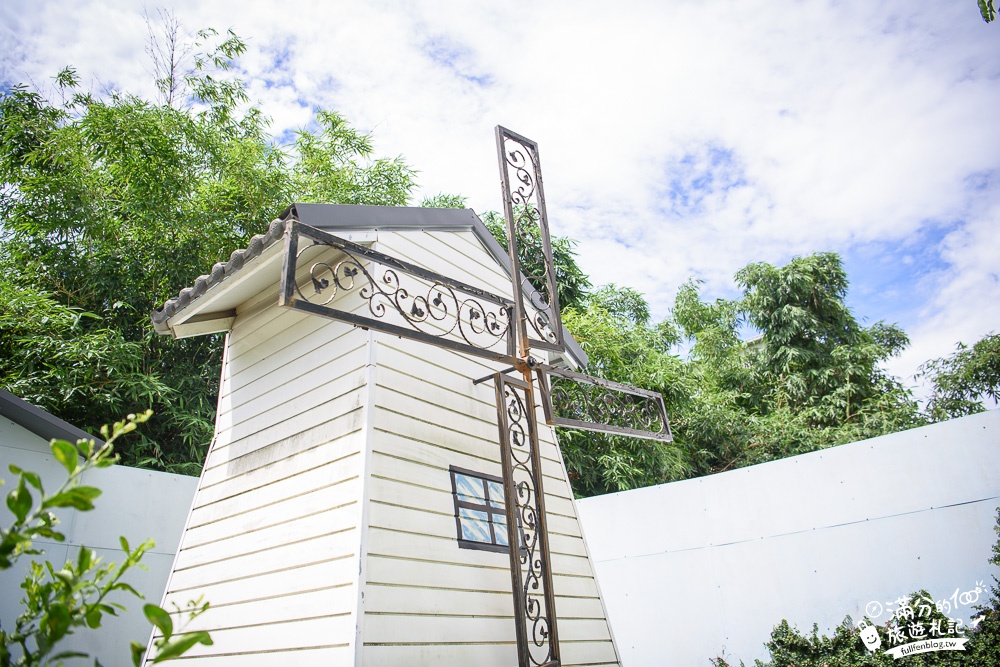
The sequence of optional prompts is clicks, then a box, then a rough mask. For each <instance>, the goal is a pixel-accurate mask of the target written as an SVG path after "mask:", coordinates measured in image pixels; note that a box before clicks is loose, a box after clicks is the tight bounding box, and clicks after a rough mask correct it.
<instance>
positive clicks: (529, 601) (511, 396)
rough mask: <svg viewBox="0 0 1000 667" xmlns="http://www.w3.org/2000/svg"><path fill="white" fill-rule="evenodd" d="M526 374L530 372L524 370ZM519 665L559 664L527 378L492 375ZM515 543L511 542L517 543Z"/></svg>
mask: <svg viewBox="0 0 1000 667" xmlns="http://www.w3.org/2000/svg"><path fill="white" fill-rule="evenodd" d="M528 377H529V379H530V375H529V376H528ZM493 381H494V384H495V386H496V393H497V417H498V418H499V419H498V423H499V426H500V451H501V456H500V459H501V464H502V466H503V486H504V494H505V505H506V507H505V509H506V513H507V536H508V539H507V544H509V545H511V546H510V577H511V584H512V589H513V593H514V623H515V626H516V631H517V654H518V664H519V667H559V639H558V633H557V632H556V609H555V593H554V592H553V589H552V567H551V565H550V563H551V559H550V557H549V537H548V531H547V529H546V525H545V523H546V515H545V492H544V490H543V489H542V460H541V452H540V451H539V444H538V425H537V423H536V422H535V400H534V388H533V387H532V385H531V383H530V382H526V381H524V380H520V379H515V378H511V377H507V376H505V375H503V374H502V373H496V374H495V375H494V376H493ZM518 546H519V547H520V548H517V547H518Z"/></svg>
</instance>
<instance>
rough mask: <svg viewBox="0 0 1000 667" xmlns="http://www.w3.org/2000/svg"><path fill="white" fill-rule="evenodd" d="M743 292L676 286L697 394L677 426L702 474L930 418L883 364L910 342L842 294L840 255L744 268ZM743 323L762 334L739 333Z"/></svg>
mask: <svg viewBox="0 0 1000 667" xmlns="http://www.w3.org/2000/svg"><path fill="white" fill-rule="evenodd" d="M736 281H737V284H738V285H739V286H740V287H741V288H742V290H743V295H742V297H741V298H739V299H735V300H727V299H718V300H716V301H715V302H714V303H706V302H704V301H702V300H701V298H700V294H699V287H698V285H697V284H696V283H688V284H686V285H684V286H682V288H681V289H680V290H679V292H678V295H677V300H676V302H675V307H674V311H673V317H674V320H675V321H676V322H677V324H678V327H679V328H680V330H681V331H682V332H683V334H684V335H685V336H686V337H687V338H688V339H689V340H690V341H692V347H691V358H690V361H691V366H690V369H689V372H690V374H691V376H692V377H693V378H694V385H695V394H694V395H693V397H692V398H693V402H692V404H691V407H692V408H693V409H692V410H691V411H688V412H684V413H683V414H682V415H681V420H680V421H679V423H678V426H677V429H676V432H677V433H679V434H680V435H681V436H682V438H681V442H682V444H683V446H685V447H686V448H688V450H689V452H690V455H691V464H692V465H693V466H694V469H695V470H697V471H698V472H699V473H706V472H714V471H719V470H726V469H728V468H731V467H735V466H741V465H747V464H750V463H758V462H763V461H768V460H772V459H775V458H782V457H785V456H791V455H795V454H801V453H804V452H808V451H812V450H815V449H818V448H820V447H825V446H830V445H834V444H842V443H845V442H853V441H855V440H861V439H864V438H870V437H875V436H878V435H883V434H885V433H891V432H894V431H898V430H902V429H905V428H910V427H912V426H917V425H919V424H921V423H923V420H922V418H921V416H920V413H919V409H918V406H917V404H916V402H915V401H914V400H913V398H912V396H911V395H910V392H909V390H907V389H906V388H905V387H903V385H902V384H901V383H900V381H899V380H898V379H897V378H894V377H892V376H890V375H889V374H888V373H887V372H886V371H885V370H884V369H883V368H882V366H881V364H882V363H883V362H884V361H885V360H887V359H889V358H890V357H892V356H894V355H896V354H898V353H899V352H900V351H901V350H903V349H904V348H905V346H906V345H907V344H908V340H907V338H906V334H905V333H904V332H903V331H902V329H900V328H899V327H897V326H895V325H888V324H885V323H883V322H877V323H875V324H873V325H871V326H868V327H865V326H862V325H861V324H860V323H859V322H858V321H857V319H856V318H855V317H854V315H853V314H852V313H851V312H850V309H849V308H848V307H847V305H846V302H845V297H846V295H847V288H848V281H847V276H846V274H845V272H844V270H843V266H842V264H841V262H840V258H839V257H838V256H837V255H836V254H834V253H817V254H814V255H809V256H807V257H797V258H794V259H793V260H791V261H790V262H789V263H788V264H787V265H785V266H782V267H775V266H772V265H770V264H764V263H754V264H750V265H748V266H746V267H744V268H743V269H741V270H740V271H739V272H738V273H737V274H736ZM743 323H747V324H750V325H751V326H753V327H755V328H756V329H757V330H758V331H759V332H760V335H759V336H758V337H756V338H753V339H751V340H750V341H742V340H741V339H740V335H739V333H740V326H741V324H743Z"/></svg>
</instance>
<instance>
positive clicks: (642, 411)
mask: <svg viewBox="0 0 1000 667" xmlns="http://www.w3.org/2000/svg"><path fill="white" fill-rule="evenodd" d="M538 377H539V384H540V385H541V387H542V398H543V407H544V408H545V419H546V421H547V422H548V423H549V424H554V425H557V426H569V427H574V428H581V429H584V430H589V431H599V432H602V433H613V434H619V435H630V436H634V437H638V438H647V439H650V440H664V441H670V440H671V439H672V436H671V433H670V424H669V422H668V421H667V412H666V408H665V407H664V405H663V396H661V395H660V394H658V393H657V392H653V391H646V390H645V389H639V388H638V387H632V386H630V385H625V384H620V383H618V382H612V381H610V380H605V379H603V378H598V377H594V376H591V375H584V374H583V373H575V372H572V371H567V370H564V369H559V368H554V367H552V366H546V365H541V366H540V367H539V369H538Z"/></svg>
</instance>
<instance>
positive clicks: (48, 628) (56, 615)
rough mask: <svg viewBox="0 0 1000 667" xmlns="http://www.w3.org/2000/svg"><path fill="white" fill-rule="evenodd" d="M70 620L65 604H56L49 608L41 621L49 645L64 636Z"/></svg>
mask: <svg viewBox="0 0 1000 667" xmlns="http://www.w3.org/2000/svg"><path fill="white" fill-rule="evenodd" d="M70 620H71V618H70V613H69V609H68V608H67V607H66V605H65V604H62V603H57V604H54V605H52V606H51V607H49V612H48V613H47V614H46V615H45V618H44V619H43V620H42V626H43V628H44V629H45V634H46V635H47V640H48V642H49V643H50V645H51V644H54V643H56V642H57V641H59V640H60V639H62V638H63V637H64V636H66V632H67V631H68V630H69V624H70Z"/></svg>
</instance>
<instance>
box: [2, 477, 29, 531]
mask: <svg viewBox="0 0 1000 667" xmlns="http://www.w3.org/2000/svg"><path fill="white" fill-rule="evenodd" d="M33 504H34V501H33V500H32V498H31V493H30V492H29V491H28V489H27V488H25V486H24V478H23V477H22V478H20V479H19V480H18V482H17V488H16V489H14V490H13V491H11V492H10V493H8V494H7V508H8V509H9V510H10V511H11V512H12V513H13V514H14V516H15V517H16V518H17V522H18V523H21V522H23V521H24V520H25V519H27V518H28V513H29V512H31V506H32V505H33Z"/></svg>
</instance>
